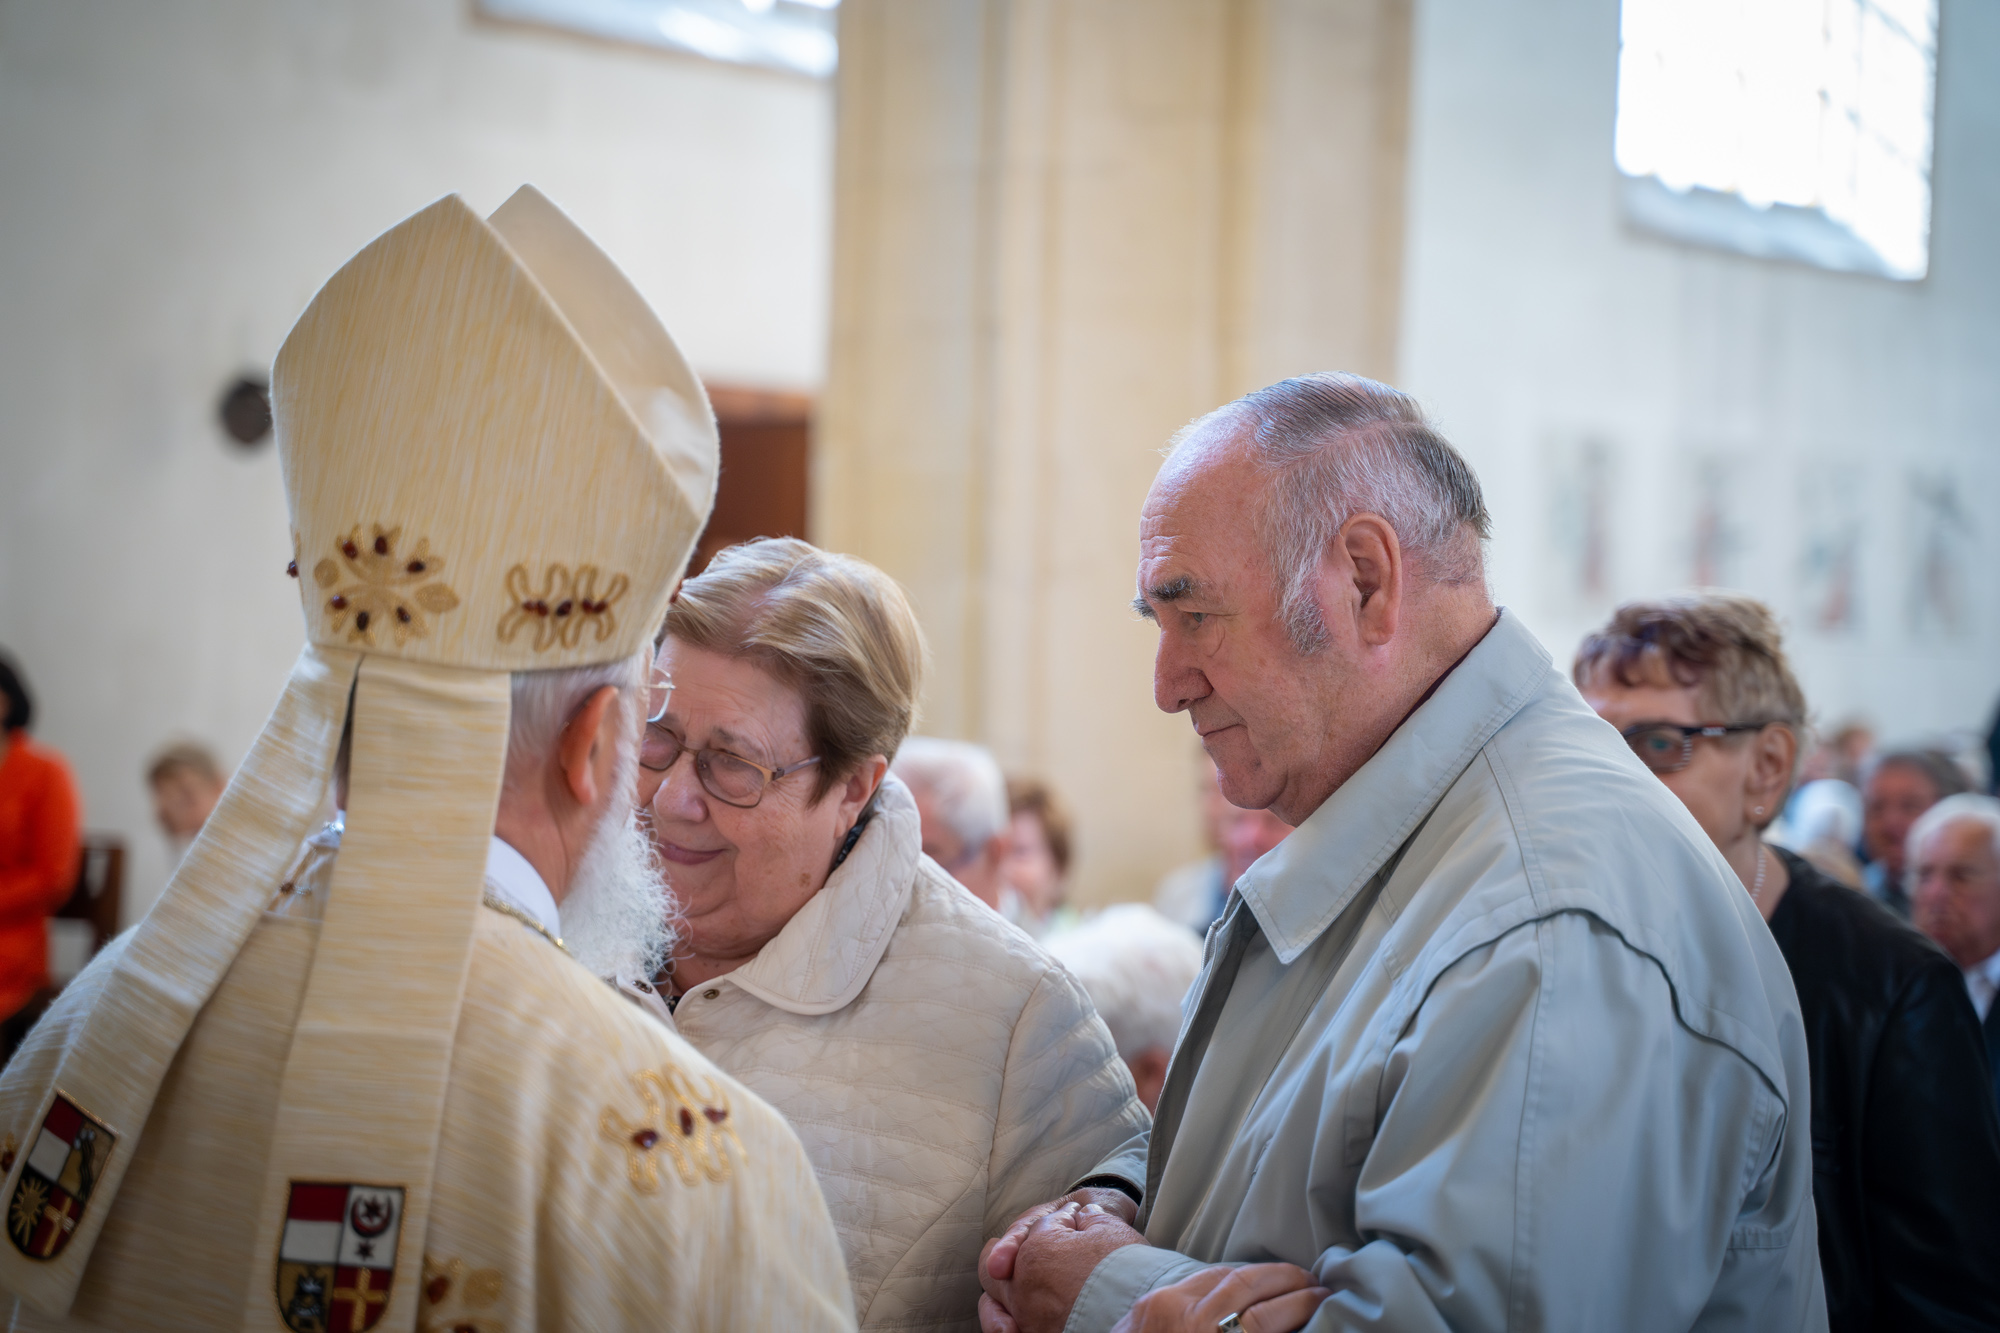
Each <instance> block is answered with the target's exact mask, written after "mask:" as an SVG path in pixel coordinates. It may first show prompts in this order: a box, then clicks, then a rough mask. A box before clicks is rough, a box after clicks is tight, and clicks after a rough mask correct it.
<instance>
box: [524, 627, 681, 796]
mask: <svg viewBox="0 0 2000 1333" xmlns="http://www.w3.org/2000/svg"><path fill="white" fill-rule="evenodd" d="M650 665H651V654H650V653H649V652H639V653H635V654H633V655H632V656H631V657H625V658H620V659H619V660H618V661H616V662H595V663H592V664H591V665H590V666H581V667H559V668H557V669H556V670H553V671H516V672H515V673H514V676H513V717H512V720H511V722H510V725H509V727H508V732H507V782H508V783H509V784H510V785H511V784H512V783H514V782H516V781H526V780H531V779H530V774H532V773H536V772H539V771H540V769H541V768H542V766H543V765H545V764H546V763H547V762H548V758H549V756H550V755H551V754H553V753H554V752H555V748H556V741H557V739H558V738H559V737H560V736H561V735H562V730H563V728H564V727H566V726H568V725H569V720H570V719H571V718H572V717H574V716H575V715H576V711H577V709H579V708H581V707H583V705H584V702H585V701H586V700H588V699H589V698H590V696H591V695H593V694H595V693H597V692H598V691H599V690H601V689H603V688H604V687H605V686H606V685H615V686H617V687H618V688H619V689H620V690H622V691H628V692H629V691H631V690H635V689H637V688H638V687H639V686H640V685H642V684H644V683H645V680H646V672H647V670H648V668H649V667H650ZM625 704H626V706H627V707H637V706H638V705H637V704H636V703H634V702H633V701H632V700H631V699H629V698H628V699H626V700H625ZM637 732H638V728H637V726H636V725H635V726H634V727H633V733H634V735H635V736H636V735H637Z"/></svg>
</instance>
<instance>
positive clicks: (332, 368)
mask: <svg viewBox="0 0 2000 1333" xmlns="http://www.w3.org/2000/svg"><path fill="white" fill-rule="evenodd" d="M272 406H273V412H274V416H275V418H276V424H277V436H278V447H279V451H280V455H281V457H282V460H283V464H284V472H285V485H286V490H287V493H288V497H289V499H290V503H291V511H292V528H293V544H294V555H295V558H294V560H293V563H292V566H291V569H290V571H289V572H290V573H292V574H293V575H294V576H296V577H298V578H299V585H300V588H301V591H302V596H303V601H304V608H305V615H306V627H307V636H308V639H309V642H308V644H307V646H306V648H305V650H304V652H303V653H302V654H301V656H300V658H299V662H298V664H297V666H296V667H295V668H294V670H293V673H292V678H291V681H290V683H289V684H288V685H287V686H286V689H285V692H284V694H283V695H282V697H281V698H280V699H279V701H278V705H277V707H276V709H275V710H274V711H273V713H272V716H271V719H270V721H269V722H268V723H267V724H266V726H265V729H264V732H263V734H262V735H261V736H260V737H259V738H258V740H257V743H256V745H255V746H254V747H253V748H252V750H251V753H250V756H249V757H248V758H247V759H246V760H245V762H244V764H243V766H242V768H240V769H239V770H238V772H237V775H236V777H235V779H234V780H233V781H232V782H231V784H230V787H229V790H228V792H227V793H226V794H225V796H224V798H223V801H222V804H221V805H220V806H219V807H218V809H217V811H216V813H215V814H214V815H213V816H212V817H211V818H210V820H209V822H208V824H207V826H206V827H205V828H204V830H203V831H202V834H201V836H200V838H199V839H197V841H196V843H195V845H194V847H193V848H192V849H191V850H190V852H189V854H188V856H187V858H186V860H185V861H184V862H183V863H182V866H181V869H180V870H179V872H178V873H177V874H176V875H175V877H174V879H173V881H172V883H170V884H169V885H168V887H167V889H166V891H165V892H164V893H163V894H162V896H161V898H160V901H159V902H158V903H157V904H156V905H155V906H154V908H153V910H152V911H151V912H150V913H149V914H148V915H147V917H146V919H145V920H144V921H142V922H141V923H140V924H139V925H138V926H137V927H135V928H134V929H133V930H132V931H130V932H128V933H127V934H126V935H125V936H123V937H121V938H120V939H119V940H118V941H116V942H115V943H114V944H113V945H112V946H111V947H110V948H108V949H107V950H105V951H104V953H103V954H101V955H100V956H99V957H98V958H97V959H95V960H93V962H92V963H91V965H90V967H89V968H87V969H86V970H85V972H84V973H83V975H82V976H80V977H79V978H78V979H77V980H76V981H75V982H74V983H72V984H71V986H70V987H69V988H68V989H67V990H65V992H64V993H63V995H62V996H61V997H60V998H59V999H58V1000H57V1002H56V1004H55V1006H54V1007H53V1008H52V1009H51V1010H50V1012H49V1014H48V1016H47V1017H46V1018H45V1019H44V1020H43V1022H42V1023H41V1024H40V1026H38V1027H37V1028H36V1030H35V1031H34V1033H32V1034H31V1035H30V1037H29V1039H28V1040H27V1042H26V1043H25V1044H24V1045H23V1046H22V1048H21V1050H20V1052H19V1053H18V1055H17V1056H16V1058H15V1059H14V1061H13V1062H12V1064H10V1065H9V1067H8V1068H7V1070H6V1072H5V1075H4V1076H0V1163H4V1169H5V1185H4V1188H5V1190H6V1198H7V1200H8V1203H7V1212H6V1216H5V1226H6V1229H7V1236H8V1243H7V1244H5V1245H0V1288H4V1289H5V1290H6V1291H8V1292H11V1293H13V1294H14V1296H15V1297H17V1298H18V1303H17V1307H16V1310H15V1322H14V1324H13V1327H15V1328H21V1329H31V1328H99V1329H118V1330H136V1329H182V1328H195V1327H199V1328H228V1329H244V1330H254V1331H255V1333H278V1330H285V1329H289V1330H291V1331H292V1333H358V1331H359V1330H364V1329H374V1328H382V1329H387V1330H397V1331H398V1333H408V1331H409V1330H413V1329H424V1330H429V1329H439V1330H443V1329H452V1330H459V1329H473V1330H477V1331H478V1333H497V1331H498V1330H503V1329H504V1330H522V1331H523V1333H525V1330H529V1329H537V1328H574V1329H619V1328H637V1327H647V1328H654V1327H671V1328H676V1329H681V1328H686V1329H697V1328H700V1329H725V1328H751V1327H758V1328H806V1329H817V1328H849V1327H852V1325H853V1311H852V1301H851V1296H850V1294H849V1288H848V1284H847V1276H846V1268H845V1265H844V1263H843V1262H842V1259H841V1254H840V1249H839V1244H838V1241H837V1240H836V1239H835V1236H834V1233H833V1230H832V1226H831V1223H830V1222H829V1221H828V1219H827V1214H826V1209H825V1205H824V1203H823V1202H822V1200H821V1198H820V1195H819V1191H818V1187H817V1185H816V1184H815V1182H814V1177H813V1174H812V1170H811V1168H810V1166H809V1165H808V1164H807V1162H806V1159H805V1156H804V1154H803V1152H802V1150H801V1149H800V1147H799V1144H798V1141H797V1139H796V1137H795V1136H794V1135H793V1134H792V1132H791V1131H790V1129H789V1128H788V1127H787V1126H786V1125H785V1124H784V1123H783V1121H782V1120H781V1119H780V1118H779V1117H778V1116H777V1115H776V1113H774V1112H773V1111H771V1109H770V1108H769V1107H768V1106H766V1105H764V1104H763V1103H762V1102H760V1101H758V1100H757V1099H756V1098H755V1097H753V1096H752V1095H751V1094H749V1093H748V1092H746V1091H745V1090H744V1089H743V1088H742V1087H741V1086H740V1085H737V1084H735V1083H733V1082H732V1081H730V1080H729V1079H728V1078H727V1077H726V1076H724V1075H722V1074H720V1073H719V1072H717V1071H716V1070H715V1069H714V1067H713V1066H711V1065H710V1064H709V1063H708V1062H707V1061H705V1060H703V1059H702V1057H701V1056H700V1055H699V1054H697V1053H696V1052H695V1051H694V1050H693V1049H692V1048H691V1047H689V1046H688V1045H687V1044H686V1043H684V1042H682V1041H680V1040H679V1039H678V1038H677V1037H675V1036H674V1035H672V1034H671V1033H669V1032H668V1031H667V1030H666V1029H665V1028H664V1027H662V1026H660V1025H658V1024H656V1023H655V1022H654V1021H653V1020H652V1019H650V1018H648V1017H646V1016H645V1015H644V1014H643V1013H641V1012H640V1011H639V1010H637V1009H636V1008H634V1007H632V1006H631V1005H629V1004H628V1003H627V1002H626V1001H625V1000H623V999H622V998H620V997H619V996H618V995H617V994H616V993H615V992H614V991H612V990H611V989H610V988H609V987H608V986H606V985H604V984H603V983H601V982H599V981H598V980H597V979H596V978H594V977H591V976H590V975H589V974H587V973H586V972H585V971H584V970H583V969H582V968H580V967H578V966H577V965H576V964H574V963H573V962H572V961H570V960H569V959H568V958H567V956H565V955H564V954H563V953H562V951H561V949H560V946H559V945H557V944H556V943H554V942H553V941H552V940H550V939H547V938H544V937H543V935H541V934H539V933H534V932H531V931H530V930H529V929H527V928H526V927H525V926H523V925H522V924H521V923H520V922H519V921H517V920H515V919H513V918H512V917H509V916H505V915H502V914H500V913H498V912H492V911H486V910H484V909H482V907H481V905H480V902H481V881H482V878H483V871H484V867H485V863H486V856H487V849H488V846H489V840H490V836H491V833H492V829H493V821H494V813H495V809H496V806H497V802H498V797H499V788H500V780H501V774H502V769H503V766H504V761H505V756H506V746H507V733H508V715H509V695H510V676H511V673H513V672H518V671H535V670H545V669H553V668H565V667H577V666H584V665H590V664H593V663H606V662H614V661H618V660H620V659H629V658H632V657H634V656H635V655H636V654H638V653H640V652H642V651H643V650H645V649H646V648H647V647H648V645H649V644H650V642H651V639H652V635H653V632H654V629H655V628H656V627H657V626H658V625H659V624H660V622H661V620H662V619H663V617H664V612H665V608H666V604H667V602H668V600H669V599H670V597H671V595H672V592H673V589H674V587H675V585H676V584H677V583H678V581H679V579H680V576H681V573H682V570H683V568H684V567H685V564H686V561H687V557H688V553H689V551H690V550H691V549H692V548H693V545H694V541H695V538H696V537H697V535H698V534H699V532H700V529H701V527H702V525H703V523H704V522H705V521H706V519H707V515H708V511H709V508H710V505H711V503H712V500H713V494H714V485H715V474H716V460H717V454H716V435H715V426H714V421H713V417H712V415H711V414H710V412H709V408H708V402H707V398H706V396H705V395H704V393H703V392H702V389H701V385H700V383H699V382H698V381H697V379H696V378H695V376H694V375H693V373H692V372H691V371H690V370H689V368H688V366H687V364H686V362H685V360H684V359H683V358H682V357H681V355H680V353H679V351H678V350H677V349H676V348H675V347H674V344H673V342H672V340H671V339H670V338H669V337H668V336H667V333H666V330H665V329H664V328H662V327H661V325H660V323H659V321H658V320H657V319H656V318H655V317H654V316H653V314H652V312H651V311H650V310H649V309H648V308H647V307H646V304H645V302H644V301H643V300H642V299H641V298H640V297H639V295H638V294H637V292H636V291H634V290H633V288H632V287H631V285H630V284H629V283H628V282H627V281H626V280H625V278H624V277H623V275H622V274H620V273H619V271H618V270H617V268H616V267H615V266H614V265H613V264H612V263H611V262H610V261H609V260H608V259H607V258H606V257H605V256H604V255H603V254H602V253H601V252H600V251H599V250H598V249H597V248H596V247H595V246H594V245H593V244H591V242H590V241H589V239H588V238H587V237H585V236H584V235H583V233H582V232H580V231H578V230H577V229H576V227H575V226H574V225H573V224H572V223H570V221H569V220H568V219H567V218H566V217H564V216H563V215H562V214H561V213H560V212H559V211H558V210H557V209H556V208H555V207H554V206H553V205H551V204H550V203H549V202H548V201H547V200H546V199H544V198H543V197H542V196H541V195H540V194H538V193H536V192H535V191H534V190H532V189H525V188H524V189H523V190H522V191H520V192H519V193H518V194H516V195H515V196H514V197H513V198H512V199H510V200H509V201H508V202H507V203H506V205H504V206H503V207H502V208H501V209H500V210H499V211H498V212H496V213H495V214H494V215H493V216H492V217H491V218H490V219H481V218H480V217H478V216H477V215H476V214H475V213H473V212H472V211H471V210H470V209H469V208H467V207H466V205H465V204H464V203H463V202H462V201H461V200H459V199H458V198H457V197H456V196H453V197H451V198H447V199H444V200H442V201H440V202H439V203H437V204H434V205H432V206H431V207H430V208H427V209H425V210H424V211H423V212H421V213H419V214H417V215H416V216H415V217H412V218H410V219H409V220H407V221H405V222H404V223H402V224H401V225H399V226H397V227H396V228H394V229H393V230H391V231H390V232H388V233H387V234H386V235H384V236H383V237H381V238H380V239H379V240H377V241H376V242H375V243H374V244H372V245H370V246H369V247H367V248H366V249H365V250H363V251H362V252H361V253H360V254H358V255H356V256H355V257H354V258H353V259H352V260H351V261H349V262H348V263H347V265H345V266H344V267H343V268H342V269H341V270H340V272H338V273H337V274H335V275H334V277H333V278H332V279H331V280H330V281H329V282H328V283H327V285H326V287H325V288H324V289H322V290H321V292H320V293H319V295H318V296H317V297H315V298H314V300H313V302H312V304H311V305H310V306H309V307H308V308H307V310H306V312H305V314H304V315H303V316H302V317H301V318H300V320H299V322H298V325H297V326H296V327H295V328H294V329H293V331H292V334H291V336H290V337H289V338H288V339H287V340H286V343H285V346H284V348H283V349H282V350H281V351H280V353H279V355H278V359H277V363H276V366H275V368H274V374H273V377H272ZM350 718H351V726H352V746H351V758H350V769H349V784H348V797H347V804H346V820H345V822H346V831H345V834H344V836H343V837H342V839H341V841H340V843H339V847H338V852H337V855H335V856H334V858H333V861H332V869H331V883H330V885H329V886H328V887H327V888H326V889H325V890H324V891H322V892H320V893H319V894H318V895H317V897H318V899H319V902H318V903H317V904H316V907H317V909H318V910H317V911H309V912H297V911H293V912H282V913H281V912H276V911H272V910H269V909H270V908H271V907H273V906H274V905H275V904H278V903H289V902H290V901H291V899H290V895H291V893H292V891H293V890H294V889H295V887H297V886H296V885H295V884H294V882H293V880H294V878H295V877H297V878H300V879H301V882H303V875H302V871H301V870H300V868H299V867H300V866H301V864H302V858H303V859H304V861H305V862H307V863H311V864H315V865H317V866H318V867H319V869H318V870H316V871H315V872H314V873H315V875H316V876H319V875H320V871H323V869H324V863H325V859H326V857H327V855H328V854H329V850H328V848H327V847H326V846H324V845H319V846H314V847H305V844H306V840H307V837H308V835H309V834H310V833H311V832H312V824H313V820H314V817H315V815H316V813H317V812H318V810H319V809H320V808H321V807H322V805H323V803H324V800H325V797H326V792H327V788H328V782H329V779H330V774H331V770H332V767H333V761H334V756H335V750H336V747H337V744H338V741H339V738H340V735H341V732H342V728H343V724H344V723H347V722H348V721H349V720H350ZM302 847H304V848H305V850H303V851H302ZM313 858H317V861H314V860H313ZM320 877H322V878H323V876H320Z"/></svg>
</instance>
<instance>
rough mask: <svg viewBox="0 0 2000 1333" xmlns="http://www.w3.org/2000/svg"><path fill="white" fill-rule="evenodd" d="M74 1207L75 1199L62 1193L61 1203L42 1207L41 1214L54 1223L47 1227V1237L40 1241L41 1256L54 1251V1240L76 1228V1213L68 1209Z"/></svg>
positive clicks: (43, 1256) (46, 1256)
mask: <svg viewBox="0 0 2000 1333" xmlns="http://www.w3.org/2000/svg"><path fill="white" fill-rule="evenodd" d="M75 1207H76V1200H75V1199H72V1198H70V1197H69V1195H67V1194H65V1195H63V1201H62V1203H61V1204H59V1205H58V1204H53V1203H51V1204H47V1205H44V1206H43V1208H42V1216H43V1217H46V1218H47V1219H48V1220H49V1221H50V1222H53V1223H54V1224H55V1225H54V1226H51V1227H50V1228H49V1238H48V1239H47V1240H45V1241H43V1242H42V1258H44V1259H46V1258H48V1257H49V1256H50V1255H52V1254H54V1253H55V1252H56V1241H57V1240H58V1239H59V1238H60V1237H61V1236H62V1235H63V1234H64V1233H66V1232H70V1231H74V1230H76V1215H75V1214H74V1213H72V1212H71V1211H70V1210H71V1209H72V1208H75Z"/></svg>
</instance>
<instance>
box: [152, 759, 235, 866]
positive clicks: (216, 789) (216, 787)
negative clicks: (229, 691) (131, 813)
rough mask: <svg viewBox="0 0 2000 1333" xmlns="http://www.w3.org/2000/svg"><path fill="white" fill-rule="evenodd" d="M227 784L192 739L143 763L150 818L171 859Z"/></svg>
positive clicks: (218, 766)
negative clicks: (167, 847)
mask: <svg viewBox="0 0 2000 1333" xmlns="http://www.w3.org/2000/svg"><path fill="white" fill-rule="evenodd" d="M228 786H229V778H228V775H227V774H225V773H224V772H223V771H222V765H221V764H218V763H216V762H215V756H214V755H212V754H210V753H209V752H208V749H207V747H206V746H201V745H196V744H194V743H193V742H192V741H183V742H180V743H179V744H176V745H170V746H168V747H167V748H166V749H164V750H162V751H160V753H158V754H157V755H155V756H153V762H152V763H150V764H148V765H146V789H147V790H148V791H150V792H151V793H152V795H153V819H154V821H155V822H156V823H158V824H159V826H160V832H162V833H164V834H165V835H166V837H167V845H168V846H169V847H171V848H173V853H174V860H175V861H179V860H180V859H181V858H182V857H183V856H185V855H187V849H188V846H189V844H191V843H192V842H193V841H194V839H195V835H196V834H197V833H200V832H201V826H202V825H203V824H206V823H207V822H208V817H209V816H210V815H212V814H214V813H215V807H216V804H217V803H218V802H220V801H221V800H222V793H223V790H224V789H225V788H227V787H228Z"/></svg>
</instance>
